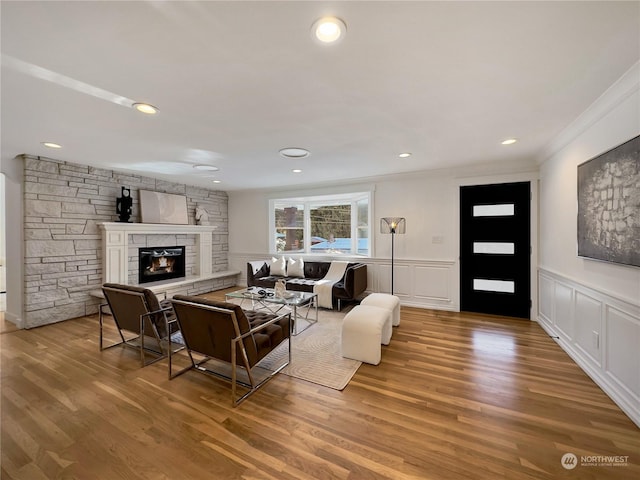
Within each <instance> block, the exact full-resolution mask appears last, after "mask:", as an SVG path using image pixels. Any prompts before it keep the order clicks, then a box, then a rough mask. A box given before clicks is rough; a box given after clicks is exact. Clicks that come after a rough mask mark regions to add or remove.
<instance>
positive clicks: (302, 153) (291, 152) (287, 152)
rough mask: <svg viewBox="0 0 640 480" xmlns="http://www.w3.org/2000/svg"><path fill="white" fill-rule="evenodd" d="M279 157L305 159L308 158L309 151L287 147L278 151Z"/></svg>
mask: <svg viewBox="0 0 640 480" xmlns="http://www.w3.org/2000/svg"><path fill="white" fill-rule="evenodd" d="M280 155H282V156H283V157H286V158H305V157H308V156H309V150H307V149H305V148H298V147H287V148H283V149H282V150H280Z"/></svg>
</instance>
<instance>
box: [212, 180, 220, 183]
mask: <svg viewBox="0 0 640 480" xmlns="http://www.w3.org/2000/svg"><path fill="white" fill-rule="evenodd" d="M211 181H212V182H213V183H222V180H211Z"/></svg>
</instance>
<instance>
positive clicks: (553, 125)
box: [0, 0, 640, 190]
mask: <svg viewBox="0 0 640 480" xmlns="http://www.w3.org/2000/svg"><path fill="white" fill-rule="evenodd" d="M0 8H1V10H0V14H1V17H2V31H1V33H2V43H1V48H2V77H1V82H2V85H1V88H2V90H1V95H2V97H1V100H2V119H1V120H2V123H1V128H2V130H1V133H2V138H1V140H2V159H8V158H13V157H15V156H16V155H19V154H22V153H26V154H31V155H41V156H47V157H49V158H55V159H58V160H66V161H70V162H74V163H81V164H88V165H93V166H99V167H100V166H102V167H106V168H109V169H114V170H131V171H134V172H136V173H142V174H144V175H147V176H153V177H157V178H164V179H168V180H172V181H177V182H181V183H186V184H190V185H200V186H206V187H209V188H219V189H222V190H238V189H248V188H265V187H278V186H288V185H301V184H319V183H323V182H337V181H344V180H348V179H353V178H362V177H374V176H384V175H390V174H394V173H400V172H412V171H423V170H430V169H441V168H457V167H466V166H477V165H481V164H486V163H494V162H505V163H512V164H513V163H518V164H520V163H522V162H524V163H526V162H535V161H536V160H537V159H538V157H539V156H540V154H541V152H542V150H543V148H544V147H545V146H546V145H547V144H549V142H550V141H551V140H552V139H553V138H554V137H555V136H556V135H557V134H558V133H559V132H560V131H561V130H562V129H563V128H564V127H566V126H567V125H568V124H569V123H570V122H571V121H572V120H574V119H575V118H576V117H577V116H578V115H579V114H580V113H582V112H583V111H584V110H585V109H586V108H587V107H588V106H589V105H590V104H591V103H592V102H594V101H595V100H596V99H597V98H598V97H599V96H600V95H601V94H602V93H603V92H604V91H605V90H606V89H607V88H608V87H609V86H610V85H611V84H612V83H614V82H615V81H616V80H617V79H618V78H619V77H620V76H622V74H624V73H625V72H626V71H627V70H628V69H629V68H630V67H631V66H632V65H633V64H634V63H636V62H637V61H638V59H639V58H640V2H620V3H618V2H420V1H414V2H397V1H388V2H382V1H375V2H368V1H354V2H331V1H322V2H312V1H299V2H271V1H265V2H241V1H233V2H156V1H139V2H116V1H113V2H109V1H108V2H24V1H19V2H9V1H4V0H3V1H2V3H1V7H0ZM326 14H333V15H336V16H339V17H340V18H342V19H343V20H344V21H345V22H346V24H347V27H348V32H347V35H346V37H345V38H344V41H342V42H341V43H339V44H338V45H333V46H327V45H318V44H317V43H315V42H313V41H312V40H311V36H310V26H311V24H312V23H313V22H314V21H315V20H316V19H317V18H318V17H320V16H323V15H326ZM132 101H144V102H148V103H151V104H153V105H156V106H157V107H159V109H160V113H159V114H158V115H155V116H146V115H143V114H140V113H138V112H137V111H135V110H134V109H132V108H130V104H131V102H132ZM123 104H124V105H123ZM508 137H517V138H518V139H519V140H520V141H519V142H518V143H516V144H515V145H512V146H509V147H506V146H502V145H501V144H500V142H501V141H502V140H503V139H505V138H508ZM44 141H53V142H57V143H60V144H62V145H63V148H62V149H61V150H51V149H48V148H46V147H44V146H42V145H41V142H44ZM283 147H304V148H307V149H309V150H310V151H311V155H310V156H309V157H308V158H307V159H304V160H291V159H285V158H282V157H280V156H279V155H278V150H279V149H281V148H283ZM404 151H409V152H412V153H413V155H412V156H411V157H410V158H408V159H400V158H398V154H399V153H401V152H404ZM195 164H211V165H215V166H218V167H219V168H220V170H219V172H217V173H216V177H217V178H218V179H219V180H221V181H222V183H220V184H219V185H213V184H212V183H211V177H210V176H207V175H206V174H203V173H202V172H198V171H197V170H195V169H194V168H193V165H195ZM293 168H301V169H302V170H303V172H302V173H300V174H294V173H292V172H291V170H292V169H293Z"/></svg>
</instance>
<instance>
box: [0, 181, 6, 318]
mask: <svg viewBox="0 0 640 480" xmlns="http://www.w3.org/2000/svg"><path fill="white" fill-rule="evenodd" d="M4 210H5V200H4V174H2V173H0V312H4V311H5V310H6V308H7V307H6V294H5V293H4V292H5V291H6V289H7V275H6V267H5V262H6V260H5V259H6V256H7V255H6V248H5V231H6V227H5V221H4Z"/></svg>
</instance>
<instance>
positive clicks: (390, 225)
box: [380, 217, 407, 295]
mask: <svg viewBox="0 0 640 480" xmlns="http://www.w3.org/2000/svg"><path fill="white" fill-rule="evenodd" d="M406 229H407V222H406V221H405V219H404V218H402V217H383V218H381V219H380V233H390V234H391V295H393V262H394V258H393V247H394V245H393V243H394V237H395V236H396V233H405V232H406V231H407V230H406Z"/></svg>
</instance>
